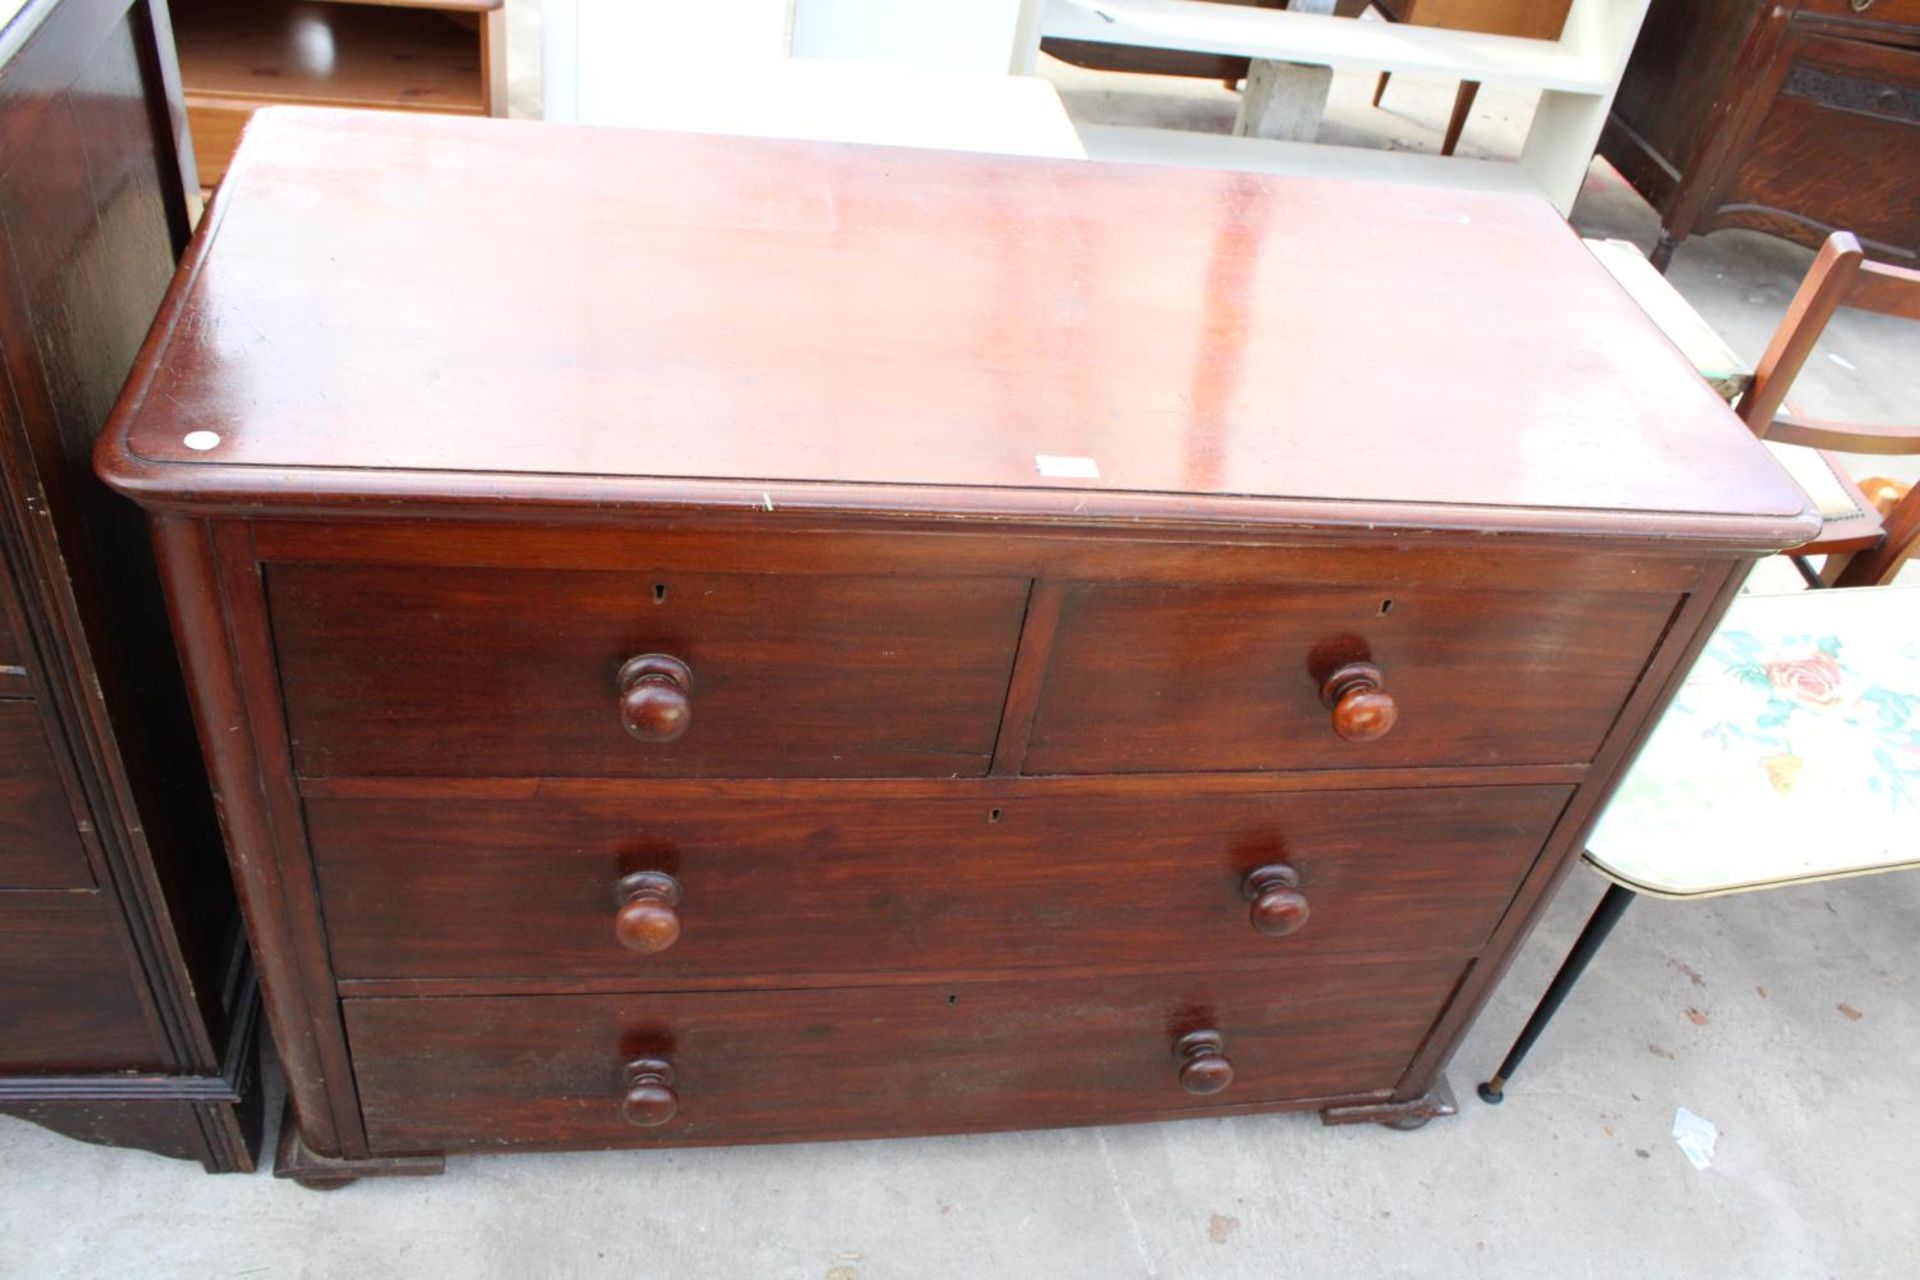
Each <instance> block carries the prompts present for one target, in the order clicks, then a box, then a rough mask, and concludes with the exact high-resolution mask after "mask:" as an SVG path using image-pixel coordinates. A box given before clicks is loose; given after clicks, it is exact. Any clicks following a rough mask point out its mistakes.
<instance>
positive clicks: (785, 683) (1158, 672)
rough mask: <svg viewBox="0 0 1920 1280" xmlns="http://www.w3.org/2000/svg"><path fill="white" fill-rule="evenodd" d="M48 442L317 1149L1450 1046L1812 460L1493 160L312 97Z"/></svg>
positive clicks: (900, 1111)
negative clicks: (1266, 165) (181, 743)
mask: <svg viewBox="0 0 1920 1280" xmlns="http://www.w3.org/2000/svg"><path fill="white" fill-rule="evenodd" d="M1383 316H1391V317H1393V318H1394V319H1395V321H1396V323H1398V324H1399V325H1400V326H1401V327H1403V328H1404V329H1405V330H1406V331H1408V332H1416V333H1420V334H1422V335H1425V336H1424V338H1423V341H1422V342H1421V343H1419V344H1414V345H1412V346H1409V347H1407V348H1405V349H1403V350H1402V351H1400V352H1399V353H1398V354H1397V355H1396V356H1395V357H1394V359H1393V361H1392V362H1391V363H1389V362H1387V361H1385V360H1384V359H1383V358H1382V357H1381V356H1380V355H1379V354H1378V352H1377V348H1376V346H1375V345H1374V344H1373V343H1372V341H1371V338H1372V335H1374V334H1375V333H1376V332H1377V326H1378V323H1379V321H1380V319H1381V317H1383ZM97 463H98V465H99V467H100V469H101V472H102V474H103V475H104V476H105V477H106V478H107V479H108V480H109V482H110V483H112V484H114V485H116V486H118V487H119V488H120V489H122V490H123V491H124V492H127V493H129V494H131V495H132V496H133V497H135V498H137V499H138V500H139V501H140V502H141V503H143V504H145V505H146V506H147V507H148V509H149V510H150V512H151V513H152V517H153V528H154V531H155V535H156V538H157V542H158V546H159V549H160V554H161V559H162V562H163V564H164V566H165V571H166V573H167V576H168V581H169V584H170V589H171V601H172V606H173V611H174V624H175V627H176V630H177V632H178V634H179V637H180V640H181V643H182V648H183V650H184V652H185V655H186V658H185V660H186V663H187V665H188V668H189V670H190V673H191V675H192V684H193V687H194V691H195V695H196V700H197V703H198V711H199V715H200V718H201V726H202V733H203V738H204V741H205V744H206V747H207V750H208V753H209V755H210V757H211V758H212V760H213V767H214V772H215V774H216V776H217V779H218V781H219V785H220V790H221V794H222V797H223V800H224V802H225V810H224V816H225V820H226V834H227V839H228V844H229V853H230V855H231V859H232V862H233V865H234V869H235V872H236V874H237V875H238V877H239V878H240V881H241V883H242V885H243V886H244V888H245V890H246V892H245V894H244V897H245V900H246V902H247V904H248V906H249V909H250V915H249V922H250V927H251V929H252V930H253V934H254V939H255V945H256V950H257V952H258V953H259V955H260V957H261V969H262V976H263V981H264V988H265V992H266V996H267V1000H268V1007H269V1012H270V1015H271V1018H272V1021H273V1025H274V1029H275V1034H276V1037H277V1043H278V1046H279V1049H280V1053H281V1057H282V1060H283V1061H284V1062H285V1063H286V1064H287V1075H288V1080H289V1093H290V1096H291V1098H292V1100H293V1104H294V1107H295V1111H296V1114H297V1120H298V1123H297V1125H289V1126H286V1134H287V1137H286V1138H285V1140H284V1142H283V1147H282V1151H281V1157H282V1172H283V1173H287V1174H289V1175H291V1176H294V1177H296V1178H299V1179H301V1180H302V1181H304V1182H307V1183H309V1184H313V1185H330V1184H333V1183H337V1182H339V1181H343V1180H348V1179H351V1178H355V1177H360V1176H365V1175H367V1174H374V1173H419V1172H429V1171H432V1170H434V1169H437V1168H438V1167H439V1162H440V1159H441V1157H442V1154H443V1153H445V1152H449V1151H456V1152H458V1151H478V1150H500V1149H512V1148H542V1147H544V1148H556V1147H557V1148H592V1147H652V1146H661V1145H683V1144H689V1143H729V1142H763V1141H781V1140H792V1139H809V1138H823V1137H850V1136H857V1135H865V1136H880V1135H889V1134H905V1133H934V1132H958V1131H966V1130H979V1129H994V1128H1009V1127H1020V1126H1041V1125H1056V1124H1083V1123H1098V1122H1107V1121H1116V1120H1135V1119H1148V1118H1164V1117H1170V1116H1184V1115H1222V1114H1234V1113H1237V1112H1248V1111H1263V1110H1272V1109H1311V1110H1315V1111H1318V1112H1320V1113H1321V1114H1322V1116H1323V1117H1324V1118H1326V1119H1327V1120H1329V1121H1334V1122H1343V1121H1357V1120H1369V1121H1381V1122H1385V1123H1390V1124H1395V1125H1401V1126H1410V1125H1414V1124H1418V1123H1422V1122H1424V1121H1425V1120H1426V1119H1428V1118H1430V1117H1432V1116H1434V1115H1436V1114H1444V1113H1445V1112H1446V1111H1448V1110H1449V1109H1450V1107H1451V1103H1450V1100H1449V1098H1448V1095H1447V1091H1446V1087H1445V1080H1444V1075H1443V1068H1444V1067H1445V1065H1446V1062H1447V1059H1448V1057H1449V1056H1450V1055H1451V1053H1452V1052H1453V1049H1454V1047H1455V1046H1456V1045H1457V1044H1458V1043H1459V1041H1460V1038H1461V1037H1462V1035H1463V1034H1464V1033H1465V1031H1466V1028H1467V1027H1468V1026H1469V1025H1470V1023H1471V1021H1472V1018H1473V1015H1474V1013H1475V1012H1476V1011H1477V1010H1478V1008H1479V1007H1480V1005H1481V1004H1482V1003H1483V1002H1484V1000H1485V999H1486V998H1487V996H1488V994H1489V992H1490V991H1491V990H1492V986H1493V984H1494V982H1495V981H1496V980H1497V979H1498V976H1499V974H1500V972H1501V970H1502V969H1503V968H1504V966H1505V964H1506V963H1507V961H1508V959H1509V958H1510V957H1511V955H1512V954H1513V951H1514V949H1515V948H1516V947H1517V946H1518V944H1519V942H1520V941H1521V939H1522V938H1524V936H1525V933H1526V931H1527V929H1528V927H1529V926H1530V924H1531V922H1532V920H1533V919H1534V917H1535V916H1536V915H1537V913H1538V912H1539V910H1540V909H1541V907H1542V905H1543V903H1544V902H1545V901H1546V899H1547V896H1548V893H1549V891H1550V890H1551V888H1552V886H1553V885H1554V884H1555V883H1556V882H1557V881H1558V879H1559V878H1560V877H1561V876H1562V875H1564V874H1565V872H1566V871H1567V870H1568V868H1569V867H1570V866H1571V865H1572V864H1573V862H1574V861H1576V860H1577V856H1578V853H1579V850H1580V847H1581V841H1582V839H1583V837H1584V835H1585V833H1586V831H1587V829H1588V827H1589V826H1590V825H1591V823H1592V821H1593V819H1594V816H1595V814H1596V813H1597V811H1598V808H1599V806H1600V805H1601V803H1602V802H1603V801H1604V799H1605V797H1606V796H1607V794H1608V792H1609V791H1610V790H1611V788H1612V786H1613V784H1614V782H1615V781H1616V780H1617V778H1618V777H1619V776H1620V773H1621V770H1622V768H1623V767H1624V765H1625V763H1626V762H1627V761H1628V760H1629V759H1630V758H1631V756H1632V754H1633V752H1634V751H1635V750H1636V748H1637V747H1638V745H1639V743H1640V742H1641V740H1642V739H1643V737H1644V736H1645V734H1646V733H1647V732H1648V731H1649V729H1650V728H1651V726H1652V724H1653V722H1654V719H1655V718H1656V717H1657V715H1658V713H1659V710H1660V708H1661V707H1662V706H1663V705H1664V704H1665V702H1666V700H1667V699H1668V697H1669V696H1670V695H1671V693H1672V691H1673V689H1674V688H1675V687H1676V686H1677V684H1678V683H1679V681H1680V679H1681V678H1682V677H1683V676H1684V674H1685V671H1686V669H1687V666H1688V664H1689V662H1690V661H1691V659H1692V657H1693V655H1694V654H1695V653H1696V652H1697V651H1698V649H1699V647H1700V646H1701V645H1702V644H1704V643H1705V640H1706V638H1707V636H1708V634H1709V632H1710V630H1711V627H1712V624H1713V622H1714V620H1715V619H1716V618H1717V617H1718V616H1719V615H1720V613H1721V612H1722V610H1723V609H1724V608H1725V607H1726V604H1727V602H1728V601H1729V600H1730V599H1731V598H1732V596H1733V594H1734V593H1735V592H1736V591H1737V589H1738V586H1739V583H1740V582H1741V581H1742V580H1743V578H1744V575H1745V573H1746V571H1747V569H1748V568H1749V567H1750V566H1751V564H1752V562H1753V561H1754V559H1755V558H1756V557H1758V556H1760V555H1763V554H1766V553H1768V552H1770V551H1772V550H1775V549H1778V548H1782V547H1786V546H1791V545H1798V544H1799V543H1801V542H1803V541H1805V539H1806V538H1807V537H1808V536H1809V535H1810V534H1811V533H1812V532H1813V530H1814V529H1816V528H1817V526H1818V517H1817V516H1816V515H1815V514H1814V513H1812V512H1811V511H1809V510H1808V509H1807V502H1806V499H1805V497H1804V496H1803V495H1802V494H1801V493H1800V492H1799V490H1797V489H1796V488H1795V487H1794V486H1793V485H1792V483H1791V482H1790V481H1789V480H1787V479H1786V477H1785V476H1784V475H1782V474H1781V472H1780V471H1779V469H1778V467H1777V466H1776V465H1775V464H1774V463H1773V461H1772V460H1771V458H1770V457H1769V456H1768V455H1767V453H1766V451H1765V450H1764V449H1762V448H1761V447H1760V445H1759V444H1758V443H1757V442H1756V441H1754V440H1753V438H1752V437H1751V436H1750V435H1749V434H1748V433H1747V432H1746V431H1745V429H1744V428H1743V427H1741V425H1740V424H1739V422H1738V421H1737V420H1736V419H1735V418H1734V417H1733V415H1732V414H1731V413H1730V412H1729V410H1728V409H1727V408H1726V406H1725V405H1724V404H1723V403H1722V402H1721V401H1720V400H1719V398H1718V397H1717V396H1716V395H1715V393H1714V392H1713V390H1712V389H1711V388H1709V387H1708V386H1707V385H1706V384H1705V383H1703V382H1702V381H1701V380H1700V379H1699V378H1698V377H1697V376H1696V375H1695V374H1694V372H1693V371H1692V369H1691V368H1690V367H1689V366H1688V365H1687V363H1686V361H1685V360H1684V358H1683V357H1682V356H1681V355H1680V353H1678V352H1677V351H1675V350H1674V349H1673V348H1672V347H1671V346H1670V345H1669V344H1668V343H1667V342H1666V341H1665V340H1664V339H1663V338H1662V337H1661V336H1660V334H1659V333H1658V331H1657V330H1656V329H1655V328H1654V327H1653V326H1652V324H1651V323H1650V322H1649V321H1648V320H1647V319H1646V318H1645V317H1644V316H1643V315H1642V314H1641V313H1640V311H1639V309H1638V308H1637V307H1636V305H1635V304H1634V302H1633V301H1632V299H1631V298H1629V297H1628V296H1627V294H1626V293H1625V292H1623V291H1622V290H1621V288H1620V287H1619V286H1618V285H1616V284H1615V283H1614V282H1613V280H1612V279H1611V277H1610V276H1609V275H1608V274H1607V272H1606V271H1605V270H1604V269H1603V268H1602V267H1601V266H1600V265H1599V264H1597V263H1596V262H1595V261H1594V260H1593V259H1592V257H1591V256H1590V255H1589V254H1588V253H1587V252H1586V251H1585V249H1584V248H1583V247H1582V246H1581V244H1580V242H1579V240H1578V238H1577V237H1576V236H1575V235H1574V234H1573V233H1572V232H1571V231H1570V230H1569V229H1568V228H1567V227H1566V225H1565V224H1564V223H1562V222H1561V221H1560V219H1559V218H1558V217H1556V216H1555V215H1554V213H1553V211H1552V209H1551V208H1550V207H1549V206H1548V205H1546V204H1545V203H1543V202H1539V201H1536V200H1532V199H1525V198H1514V197H1504V196H1496V195H1490V194H1467V193H1460V192H1440V191H1433V190H1423V189H1415V188H1408V187H1397V186H1374V185H1359V184H1347V183H1341V182H1334V181H1320V180H1300V179H1265V178H1260V177H1254V176H1250V175H1246V174H1242V173H1210V172H1196V171H1178V172H1175V171H1161V170H1155V169H1150V168H1139V167H1109V166H1104V165H1099V164H1092V163H1087V162H1083V161H1053V160H1039V159H1026V158H1018V157H996V156H982V155H966V154H958V153H947V152H933V151H911V150H894V149H886V148H877V147H860V146H847V145H828V144H817V143H799V142H784V141H767V140H755V139H743V138H712V137H696V136H689V135H669V134H647V133H639V132H631V131H624V130H595V129H574V128H561V127H557V126H551V125H532V124H519V123H512V122H489V121H463V120H450V119H426V118H418V119H414V118H400V117H374V116H368V115H365V114H339V113H328V112H317V111H274V112H264V113H262V114H261V115H260V116H259V117H257V118H256V123H255V125H254V127H253V129H252V130H251V132H250V133H249V135H248V138H247V140H246V141H245V142H244V143H243V145H242V147H241V149H240V152H239V156H238V158H237V160H236V163H235V167H234V170H233V172H232V174H231V175H230V177H229V179H228V182H227V184H226V186H224V187H223V188H222V191H221V193H220V196H219V198H218V199H217V201H216V202H215V206H214V208H213V210H212V212H211V214H210V215H209V217H208V218H207V220H206V222H205V223H204V225H203V226H202V228H201V231H200V234H199V238H198V240H197V242H196V245H195V247H194V249H193V251H192V253H191V256H190V259H189V262H188V265H187V268H186V271H185V272H184V273H183V275H182V276H181V278H180V280H179V281H178V282H177V284H176V286H175V288H174V291H173V293H172V294H171V296H170V298H169V300H168V303H167V306H166V308H165V309H164V312H163V315H162V319H161V322H160V324H159V326H158V327H157V329H156V330H155V333H154V335H153V337H152V338H151V339H150V341H149V343H148V346H147V348H146V350H145V352H144V353H143V359H142V362H141V366H140V371H139V373H138V375H137V376H136V378H135V379H134V381H133V382H132V384H131V385H130V387H129V389H128V392H127V394H126V395H125V397H124V398H123V400H122V402H121V404H120V406H119V409H118V411H117V414H116V418H115V422H114V427H113V429H112V431H111V432H110V433H109V435H108V436H107V438H106V439H105V440H104V441H103V442H102V445H101V448H100V451H99V454H98V456H97Z"/></svg>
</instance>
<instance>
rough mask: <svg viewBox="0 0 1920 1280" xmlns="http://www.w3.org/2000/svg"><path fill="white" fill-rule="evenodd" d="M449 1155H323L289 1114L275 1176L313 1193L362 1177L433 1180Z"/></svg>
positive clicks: (277, 1156)
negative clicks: (305, 1138)
mask: <svg viewBox="0 0 1920 1280" xmlns="http://www.w3.org/2000/svg"><path fill="white" fill-rule="evenodd" d="M446 1167H447V1161H446V1157H445V1156H367V1157H365V1158H363V1159H359V1160H346V1159H341V1158H340V1157H338V1156H323V1155H321V1154H319V1153H318V1152H316V1151H313V1150H312V1149H310V1148H309V1147H308V1146H307V1144H306V1143H305V1142H304V1141H302V1140H301V1137H300V1126H299V1125H298V1124H296V1123H294V1118H293V1116H292V1114H291V1113H289V1114H288V1115H287V1116H286V1118H285V1119H283V1120H282V1121H281V1122H280V1147H279V1150H278V1151H277V1152H276V1153H275V1156H274V1161H273V1176H274V1177H276V1178H291V1179H293V1181H295V1182H297V1183H299V1184H300V1185H301V1186H303V1187H305V1188H306V1189H307V1190H309V1191H338V1190H339V1189H340V1188H341V1187H344V1186H346V1185H347V1184H348V1183H349V1182H358V1181H359V1180H360V1179H362V1178H430V1177H433V1176H434V1175H435V1174H439V1173H443V1172H445V1171H446Z"/></svg>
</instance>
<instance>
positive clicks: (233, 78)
mask: <svg viewBox="0 0 1920 1280" xmlns="http://www.w3.org/2000/svg"><path fill="white" fill-rule="evenodd" d="M172 10H173V24H174V36H175V39H176V41H177V42H178V44H179V49H180V78H181V81H182V85H183V87H184V88H185V90H186V94H187V98H188V101H189V103H191V101H192V100H193V99H194V98H197V97H202V96H205V97H213V98H251V99H253V100H254V105H256V106H259V105H262V104H264V103H268V102H318V103H329V104H333V105H338V106H346V105H351V106H363V107H384V108H387V109H389V110H393V109H400V110H414V111H451V112H461V113H467V114H474V115H478V114H482V113H484V111H485V109H486V108H485V105H484V92H483V85H482V80H481V75H480V41H479V37H478V36H477V35H476V34H475V33H474V31H473V29H472V28H470V27H465V26H462V25H461V24H460V23H458V22H455V21H451V20H450V19H449V18H448V17H447V15H445V14H440V13H434V12H431V11H426V10H419V9H414V8H411V7H402V6H393V5H365V4H339V5H336V4H315V3H300V2H298V0H173V5H172ZM195 142H196V145H197V143H198V137H197V136H196V138H195Z"/></svg>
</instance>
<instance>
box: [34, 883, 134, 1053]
mask: <svg viewBox="0 0 1920 1280" xmlns="http://www.w3.org/2000/svg"><path fill="white" fill-rule="evenodd" d="M0 974H4V975H6V980H5V981H4V982H0V1074H4V1073H32V1072H47V1073H53V1072H60V1073H66V1072H79V1071H138V1070H163V1069H165V1068H166V1067H167V1066H168V1065H169V1064H168V1062H167V1059H166V1057H165V1055H164V1053H163V1052H162V1051H161V1050H160V1049H158V1048H157V1047H156V1046H155V1045H154V1043H153V1041H152V1038H151V1034H150V1033H149V1032H148V1030H147V1023H146V1018H145V1016H144V1015H143V1013H142V1012H141V1007H140V999H139V996H138V995H137V994H136V992H135V990H134V986H133V978H132V974H131V973H130V972H129V969H128V965H127V958H126V955H125V953H124V952H123V951H122V950H121V944H120V939H119V935H118V932H117V931H116V929H115V928H114V926H113V924H112V922H111V921H110V920H109V918H108V906H107V904H106V902H105V901H104V900H102V899H101V898H100V896H99V895H98V894H92V893H0Z"/></svg>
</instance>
